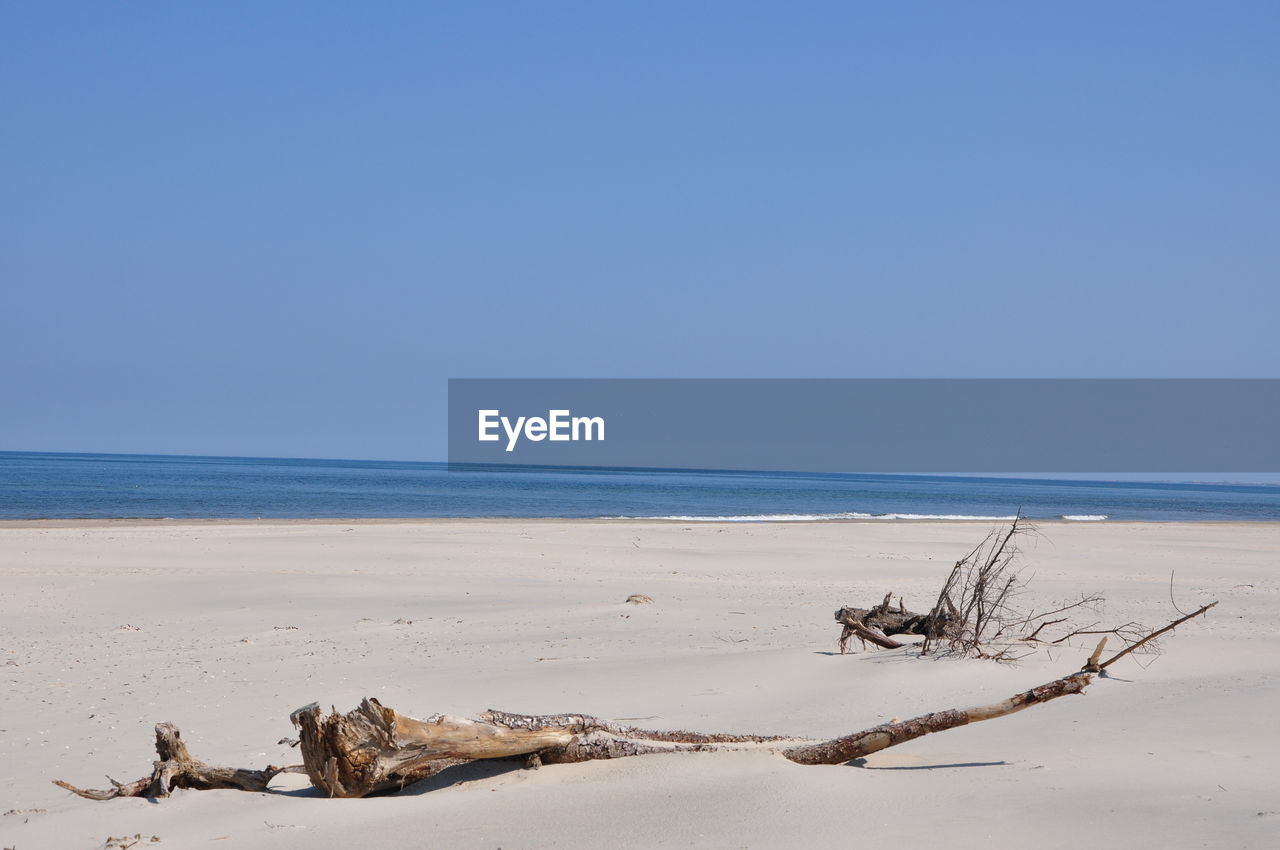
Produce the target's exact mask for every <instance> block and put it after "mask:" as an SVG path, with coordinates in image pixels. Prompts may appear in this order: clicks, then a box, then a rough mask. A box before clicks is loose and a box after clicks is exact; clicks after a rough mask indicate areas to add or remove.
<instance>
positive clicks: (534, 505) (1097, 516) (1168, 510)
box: [0, 452, 1280, 522]
mask: <svg viewBox="0 0 1280 850" xmlns="http://www.w3.org/2000/svg"><path fill="white" fill-rule="evenodd" d="M1018 514H1021V515H1023V516H1026V517H1029V518H1031V519H1065V520H1071V521H1078V522H1107V521H1117V520H1148V521H1188V520H1191V521H1195V520H1245V521H1277V520H1280V486H1277V485H1275V484H1266V483H1261V484H1259V483H1177V482H1160V481H1151V482H1142V481H1082V480H1054V479H1046V478H1004V477H977V476H965V477H958V476H941V475H857V474H814V473H795V472H727V471H699V470H639V469H565V468H560V469H549V468H544V469H534V470H527V469H526V470H514V469H510V468H486V469H481V468H474V467H473V468H461V469H460V468H457V467H455V468H453V469H450V468H449V466H448V465H447V464H443V463H419V462H396V461H369V460H306V459H292V458H244V457H179V456H171V455H164V456H162V455H118V454H41V453H30V452H0V519H46V518H61V519H71V518H134V517H136V518H173V519H189V518H343V519H346V518H369V517H574V518H585V517H601V518H604V517H636V518H658V519H678V520H683V521H688V522H697V521H733V522H753V521H754V522H765V521H775V522H776V521H792V522H805V521H816V520H842V519H847V520H858V519H884V520H910V519H938V520H973V519H982V520H999V519H1005V518H1009V517H1013V516H1015V515H1018Z"/></svg>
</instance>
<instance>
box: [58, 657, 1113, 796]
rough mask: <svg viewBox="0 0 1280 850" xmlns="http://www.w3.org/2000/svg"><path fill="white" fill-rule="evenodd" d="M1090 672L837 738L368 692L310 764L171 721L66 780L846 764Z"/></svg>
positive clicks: (316, 721) (347, 785)
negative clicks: (747, 755) (739, 758)
mask: <svg viewBox="0 0 1280 850" xmlns="http://www.w3.org/2000/svg"><path fill="white" fill-rule="evenodd" d="M1091 678H1092V677H1091V676H1090V675H1089V674H1087V673H1073V674H1072V675H1070V676H1065V677H1063V678H1061V679H1056V680H1054V681H1052V682H1049V683H1047V684H1044V685H1041V686H1039V687H1037V688H1032V689H1031V690H1029V691H1026V692H1024V693H1021V694H1018V695H1016V696H1013V697H1010V698H1009V699H1006V700H1002V701H1000V702H996V703H992V704H990V705H983V706H978V707H976V708H968V709H949V710H946V711H938V712H933V713H931V714H925V715H922V716H920V717H916V718H913V719H911V720H905V721H899V722H894V723H884V724H881V725H879V726H875V727H873V728H871V729H866V730H864V731H861V732H856V733H854V734H852V735H846V736H843V737H840V738H835V739H832V740H829V741H805V740H801V739H796V738H789V737H775V736H763V735H726V734H702V733H697V732H683V731H653V730H645V729H636V728H633V727H631V726H625V725H621V724H617V723H613V722H610V721H607V720H601V719H600V718H597V717H592V716H590V715H586V714H554V715H528V714H511V713H508V712H503V711H487V712H485V713H483V714H481V715H480V716H479V717H477V718H476V719H474V720H467V719H462V718H456V717H449V716H444V715H437V716H435V717H431V718H428V719H426V720H417V719H414V718H412V717H408V716H406V715H403V714H400V713H399V712H397V711H395V710H394V709H392V708H388V707H387V706H384V705H382V704H381V703H379V702H378V701H377V700H376V699H372V698H368V699H365V700H364V701H362V702H361V703H360V705H359V706H358V707H357V708H356V709H354V710H353V711H350V712H347V713H346V714H338V713H336V712H335V713H331V714H328V715H325V714H323V713H322V711H321V709H320V707H319V706H318V705H315V704H312V705H308V706H306V707H304V708H300V709H298V710H297V711H295V712H294V713H293V715H292V720H293V722H294V724H295V725H296V726H297V728H298V731H299V739H300V743H299V746H300V748H301V751H302V757H303V762H304V764H303V765H301V766H295V767H284V768H281V767H268V768H267V769H265V770H239V769H232V768H219V767H210V766H208V765H206V764H204V763H203V762H199V761H196V760H195V759H193V758H191V756H190V754H189V753H188V752H187V749H186V745H185V744H183V743H182V741H181V738H180V736H179V733H178V730H177V728H176V727H174V726H173V725H172V724H168V723H162V724H160V725H159V726H157V727H156V751H157V753H158V754H159V755H160V760H159V761H157V762H156V763H155V766H154V768H153V770H152V773H151V775H150V776H148V777H144V778H142V779H139V780H137V781H136V782H133V783H130V784H128V785H122V784H120V783H116V782H114V781H113V782H112V784H113V786H114V787H113V788H111V789H108V790H106V791H92V790H85V789H81V788H77V787H75V786H72V785H69V784H67V783H65V782H61V781H59V782H57V783H56V784H58V785H59V786H61V787H63V788H66V789H67V790H69V791H72V792H74V793H76V794H79V795H80V796H81V797H86V798H88V799H91V800H110V799H112V798H114V797H140V796H148V797H164V796H168V794H169V792H170V791H171V790H172V789H174V788H196V789H205V788H233V789H238V790H242V791H259V792H261V791H268V790H270V789H269V788H268V783H270V781H271V780H272V779H273V778H275V777H276V776H277V775H279V774H281V773H286V772H289V773H300V772H305V773H306V774H307V776H308V778H309V779H310V780H311V784H312V785H314V786H315V787H316V788H319V789H320V790H322V791H324V792H325V793H326V794H328V795H329V796H330V797H364V796H367V795H369V794H374V793H377V792H380V791H389V790H397V789H400V788H403V787H404V786H406V785H409V784H410V783H413V782H417V781H418V780H421V779H425V778H426V777H428V776H432V775H434V774H436V773H439V772H440V771H442V770H444V769H446V768H449V767H452V766H454V765H458V764H463V763H466V762H470V761H474V760H478V759H510V758H519V759H522V760H524V761H525V762H526V764H528V765H529V766H530V767H537V766H538V765H540V764H570V763H574V762H584V761H594V760H597V759H614V758H625V757H628V756H639V755H647V754H650V753H671V752H699V751H708V750H747V749H752V750H765V751H768V752H776V753H778V754H780V755H782V756H783V757H785V758H787V759H789V760H791V761H793V762H796V763H798V764H841V763H844V762H847V761H850V760H852V759H856V758H860V757H862V756H866V755H869V754H871V753H875V752H878V751H880V750H883V749H886V748H887V747H892V746H895V745H897V744H901V743H903V742H905V741H910V740H914V739H915V738H919V737H921V736H923V735H928V734H930V733H931V732H942V731H945V730H947V729H954V728H955V727H957V726H964V725H967V724H969V723H976V722H979V721H982V720H990V719H992V718H996V717H1003V716H1005V715H1007V714H1013V713H1014V712H1017V711H1021V710H1022V709H1024V708H1029V707H1030V706H1033V705H1038V704H1040V703H1044V702H1048V701H1049V700H1052V699H1057V698H1058V697H1060V696H1066V695H1067V694H1078V693H1081V692H1083V691H1084V689H1085V687H1086V686H1087V685H1088V684H1089V682H1090V680H1091Z"/></svg>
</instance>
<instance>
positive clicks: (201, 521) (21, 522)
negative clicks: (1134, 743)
mask: <svg viewBox="0 0 1280 850" xmlns="http://www.w3.org/2000/svg"><path fill="white" fill-rule="evenodd" d="M1023 520H1024V522H1026V523H1028V524H1030V525H1036V526H1041V525H1051V526H1080V525H1084V526H1107V527H1114V526H1123V525H1142V526H1149V525H1180V526H1188V527H1202V526H1203V527H1224V526H1239V527H1243V528H1255V527H1268V526H1280V519H1106V520H1075V519H1062V518H1061V517H1054V518H1052V519H1035V518H1034V517H1023ZM1008 521H1009V520H1008V519H1006V518H1003V517H990V518H986V519H944V518H942V517H936V518H929V517H913V518H911V519H886V518H881V517H859V518H851V519H846V518H839V519H827V518H824V519H801V520H796V519H790V520H780V519H759V520H755V519H753V520H726V519H715V518H707V519H689V518H685V519H671V518H669V517H506V516H468V517H447V516H438V517H75V518H40V519H0V529H6V528H13V529H25V528H31V529H38V528H178V527H181V526H186V525H192V526H232V525H252V526H271V525H282V526H292V525H315V526H326V525H441V524H445V523H492V524H517V523H532V524H547V523H589V524H592V525H609V524H614V525H625V524H630V523H640V524H645V525H695V526H707V527H715V526H748V527H750V526H761V525H768V526H780V525H781V526H810V525H819V526H820V525H890V526H898V525H947V526H951V525H955V526H966V525H990V524H993V523H997V524H998V523H1005V522H1008Z"/></svg>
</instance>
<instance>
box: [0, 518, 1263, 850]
mask: <svg viewBox="0 0 1280 850" xmlns="http://www.w3.org/2000/svg"><path fill="white" fill-rule="evenodd" d="M991 527H992V524H990V523H970V522H845V523H741V524H732V523H680V522H642V521H567V520H564V521H561V520H557V521H523V520H519V521H517V520H510V521H502V520H466V521H444V520H441V521H405V522H368V521H366V522H356V523H352V522H341V521H332V522H308V523H289V522H257V523H240V522H231V521H227V522H204V523H180V522H163V523H136V522H97V523H87V522H59V523H34V522H32V523H6V524H3V525H0V673H2V674H3V682H4V687H3V689H2V691H0V809H2V810H3V812H4V814H3V816H2V817H0V846H2V847H4V848H17V850H33V848H37V849H38V848H86V850H87V849H88V848H100V847H103V846H104V844H105V842H106V841H107V840H108V838H109V837H112V836H116V837H118V836H124V835H130V836H131V835H134V834H141V835H142V836H144V838H146V839H148V840H149V839H150V837H151V836H158V838H159V839H160V841H159V842H158V843H154V844H152V843H145V846H156V847H160V848H166V847H172V848H190V847H205V846H209V847H220V846H221V847H237V848H239V847H243V848H317V847H335V848H336V847H356V846H366V847H379V848H411V847H424V846H432V847H480V848H498V847H502V848H514V847H543V846H556V847H599V846H615V847H653V846H670V847H687V846H709V847H777V846H795V847H800V846H818V845H841V846H848V845H852V844H859V845H862V844H865V845H869V846H883V845H885V844H887V843H901V842H907V843H911V844H915V843H918V842H922V841H929V842H941V843H944V844H945V845H947V846H953V847H971V846H979V845H982V846H987V845H991V844H998V845H1006V844H1008V845H1031V846H1039V847H1067V846H1093V847H1109V846H1125V847H1130V848H1134V847H1137V848H1143V847H1153V848H1154V847H1170V846H1173V847H1270V846H1275V841H1276V837H1277V835H1280V782H1278V781H1277V779H1276V774H1275V765H1276V764H1277V763H1278V762H1280V731H1277V728H1276V725H1275V722H1274V714H1275V709H1276V706H1277V705H1280V572H1278V571H1277V567H1280V525H1276V524H1271V523H1253V524H1251V523H1204V524H1194V523H1181V524H1162V523H1113V522H1103V523H1044V524H1042V525H1041V526H1040V527H1039V528H1040V532H1041V534H1040V536H1039V537H1038V538H1035V539H1031V540H1028V542H1027V544H1026V554H1025V558H1024V561H1025V564H1026V567H1027V570H1028V574H1031V573H1034V578H1033V579H1032V582H1031V594H1030V596H1029V598H1028V602H1033V603H1038V604H1040V605H1041V606H1043V605H1045V604H1046V603H1051V602H1053V601H1054V600H1058V599H1062V598H1064V597H1070V596H1072V595H1076V594H1079V593H1082V592H1091V591H1099V592H1102V593H1104V594H1105V595H1106V597H1107V607H1106V610H1105V612H1104V613H1103V614H1102V615H1100V616H1099V617H1098V619H1100V620H1102V621H1105V622H1106V623H1107V624H1118V623H1122V622H1125V621H1130V620H1136V621H1140V622H1142V623H1146V624H1149V625H1163V624H1164V623H1166V622H1168V621H1169V620H1171V619H1173V618H1175V617H1176V616H1177V612H1176V611H1175V610H1174V608H1173V606H1172V605H1171V603H1170V573H1171V572H1174V573H1175V576H1176V577H1175V587H1174V592H1175V594H1176V598H1177V602H1178V604H1179V605H1180V606H1181V607H1182V608H1183V609H1184V610H1191V608H1194V607H1198V606H1199V605H1201V604H1203V603H1204V602H1207V601H1210V600H1214V599H1216V600H1220V605H1219V606H1218V607H1217V608H1216V609H1214V610H1213V611H1211V612H1210V613H1209V615H1208V617H1207V618H1205V619H1203V620H1197V621H1193V622H1191V623H1188V624H1187V625H1185V626H1183V627H1181V628H1180V629H1179V630H1178V631H1177V632H1176V633H1175V634H1174V635H1172V636H1171V637H1169V638H1168V639H1167V640H1165V641H1164V653H1163V654H1162V655H1159V656H1135V657H1134V660H1128V659H1126V660H1124V661H1122V662H1120V663H1119V664H1117V665H1116V666H1115V667H1114V668H1112V671H1111V672H1112V673H1113V676H1112V677H1110V678H1108V679H1101V680H1098V681H1095V683H1094V684H1093V685H1092V686H1090V688H1089V690H1088V693H1087V695H1085V696H1083V697H1075V696H1073V697H1066V698H1063V699H1060V700H1057V701H1055V702H1053V703H1050V704H1048V705H1045V706H1040V707H1036V708H1033V709H1031V710H1028V711H1025V712H1022V713H1020V714H1017V715H1015V716H1012V717H1007V718H1001V719H997V720H993V721H991V722H988V723H982V724H978V725H974V726H970V727H966V728H961V729H956V730H952V731H948V732H945V733H942V734H938V735H932V736H927V737H925V738H922V739H919V740H916V741H912V742H910V743H907V744H904V745H902V746H899V747H895V748H893V749H890V750H887V751H885V752H883V753H879V754H876V755H873V756H871V757H869V758H868V759H867V760H866V762H865V764H863V765H861V766H851V765H846V766H833V767H804V766H799V765H796V764H793V763H791V762H788V761H786V760H785V759H783V758H781V757H780V756H777V755H772V754H768V753H697V754H675V755H659V756H646V757H642V758H630V759H623V760H616V761H602V762H593V763H588V764H579V765H561V766H548V767H545V768H543V769H541V770H537V771H532V770H525V769H522V768H520V767H519V766H518V765H517V764H514V763H510V762H502V763H486V764H483V765H475V766H464V767H462V768H458V769H455V770H450V771H446V772H444V773H442V774H440V775H439V776H437V777H434V778H432V779H430V780H427V781H424V782H422V783H419V784H418V785H415V786H412V787H410V788H408V789H406V790H405V791H404V792H402V793H399V794H395V795H390V796H383V797H377V798H370V799H363V800H328V799H324V798H322V797H320V796H319V794H318V792H315V791H313V790H312V789H311V788H310V787H309V785H308V784H307V782H306V780H305V777H302V776H294V775H286V776H282V777H280V778H279V779H277V780H276V782H275V783H274V785H273V787H275V788H278V789H279V790H280V792H281V793H275V794H249V793H243V792H237V791H181V792H178V793H177V794H176V795H175V796H174V797H172V798H170V799H167V800H162V801H159V802H148V801H146V800H140V799H122V800H114V801H109V802H91V801H88V800H83V799H80V798H77V797H75V796H73V795H71V794H70V793H68V792H66V791H63V790H61V789H60V788H57V787H55V786H54V785H52V784H51V782H52V780H54V779H63V780H67V781H69V782H72V783H74V784H77V785H82V786H89V787H102V786H104V785H105V784H106V780H105V779H104V778H103V777H104V774H110V775H111V776H112V777H113V778H115V779H117V780H121V781H127V780H132V779H135V778H137V777H139V776H142V775H144V774H146V773H147V772H148V771H149V769H150V764H151V760H152V756H153V751H152V727H153V725H154V724H155V723H156V722H158V721H172V722H174V723H176V724H177V725H178V726H179V727H180V728H181V729H182V731H183V735H184V737H185V739H186V740H187V743H188V745H189V746H190V747H191V749H192V751H193V753H194V754H195V755H196V756H197V757H199V758H202V759H204V760H206V761H209V762H211V763H215V764H225V765H231V766H242V767H255V768H256V767H264V766H266V765H267V764H269V763H272V764H284V763H292V762H296V761H298V760H299V759H298V757H297V753H296V751H294V750H292V749H290V748H289V747H288V746H287V745H282V744H277V743H276V742H277V741H279V740H281V739H282V738H284V737H287V736H292V735H293V734H294V730H293V728H292V726H291V725H290V723H289V720H288V717H289V713H290V712H291V711H292V710H294V709H296V708H298V707H300V706H302V705H304V704H306V703H309V702H312V701H318V702H320V703H321V704H322V705H325V706H330V705H332V706H335V707H336V708H338V709H339V710H347V709H350V708H352V707H354V706H355V705H356V704H357V703H358V701H359V700H360V699H361V698H362V697H365V696H376V697H377V698H378V699H379V700H381V701H382V702H383V703H385V704H386V705H389V706H392V707H394V708H396V709H397V710H399V711H401V712H403V713H406V714H410V715H413V716H417V717H426V716H429V715H431V714H434V713H437V712H444V713H450V714H458V715H463V716H469V715H473V714H475V713H477V712H479V711H482V710H484V709H486V708H499V709H505V710H510V711H521V712H533V713H542V712H563V711H580V712H586V713H591V714H595V715H599V716H603V717H610V718H615V719H629V720H630V721H631V722H633V723H635V724H636V725H642V726H648V727H655V728H686V729H696V730H707V731H724V732H758V733H773V734H788V735H796V736H804V737H830V736H834V735H838V734H841V733H847V732H852V731H855V730H858V729H862V728H865V727H869V726H872V725H875V724H877V723H880V722H884V721H886V720H889V719H891V718H906V717H910V716H913V715H915V714H919V713H923V712H926V711H932V710H937V709H943V708H952V707H963V706H967V705H971V704H979V703H984V702H990V701H992V700H996V699H1001V698H1004V697H1007V696H1010V695H1012V694H1014V693H1017V692H1018V691H1020V690H1025V689H1026V688H1028V687H1030V686H1034V685H1037V684H1040V683H1042V682H1045V681H1049V680H1051V679H1054V678H1057V677H1058V676H1061V675H1064V674H1066V673H1069V672H1072V671H1074V670H1076V669H1078V668H1079V667H1080V665H1081V663H1082V662H1083V660H1084V658H1085V657H1086V656H1087V655H1088V653H1089V650H1090V649H1091V648H1092V641H1087V640H1080V641H1078V642H1076V643H1075V645H1072V646H1058V647H1055V648H1052V649H1049V650H1045V649H1041V650H1039V651H1036V652H1035V653H1034V654H1033V655H1032V656H1030V657H1027V658H1024V659H1022V660H1021V661H1019V662H1018V663H1016V664H998V663H993V662H988V661H979V660H956V659H927V660H922V659H918V658H914V657H912V654H911V653H910V651H909V650H884V651H858V652H855V653H854V654H851V655H848V656H843V657H842V656H840V655H838V654H835V653H834V650H835V639H836V637H837V635H838V632H839V628H838V627H837V626H836V624H835V623H834V622H833V621H832V611H833V610H834V609H836V608H837V607H839V606H841V605H843V604H858V605H863V606H865V605H869V604H871V603H874V602H877V601H879V599H880V598H881V597H883V595H884V594H885V593H886V592H888V591H893V592H894V593H895V595H897V594H901V595H902V596H904V597H905V599H906V602H907V604H908V606H909V607H913V608H916V609H917V610H920V609H927V607H928V606H929V604H930V603H931V601H932V598H933V597H934V596H935V595H936V593H937V589H938V587H939V585H940V583H941V582H942V580H943V578H944V577H945V574H946V572H947V570H948V569H949V567H950V565H951V563H952V562H953V561H954V560H955V559H956V558H958V557H959V556H960V555H962V554H964V552H966V551H967V550H968V549H970V548H972V546H973V545H974V544H975V543H977V542H978V540H980V539H981V538H982V536H983V535H984V534H985V533H986V532H987V531H988V530H989V529H990V528H991ZM637 593H639V594H647V595H649V596H651V597H653V599H654V603H653V604H652V605H640V606H636V605H627V604H624V601H623V600H625V599H626V598H627V596H628V595H630V594H637ZM1086 644H1087V645H1086ZM140 846H143V845H140Z"/></svg>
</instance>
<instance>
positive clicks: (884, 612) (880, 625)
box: [835, 593, 956, 655]
mask: <svg viewBox="0 0 1280 850" xmlns="http://www.w3.org/2000/svg"><path fill="white" fill-rule="evenodd" d="M835 619H836V622H837V623H839V624H840V625H842V626H844V629H843V630H842V631H841V632H840V654H841V655H844V654H845V653H846V652H847V651H848V648H849V639H850V638H854V637H856V638H858V639H859V640H860V641H862V642H863V645H864V646H865V645H866V644H868V643H873V644H875V645H876V646H879V647H883V648H885V649H898V648H899V647H901V646H902V645H903V644H901V643H900V642H898V641H896V640H893V638H892V636H893V635H924V636H926V637H927V636H929V635H941V634H944V633H946V632H947V631H948V630H950V629H951V628H952V626H953V625H954V623H955V622H956V619H955V613H954V609H952V610H945V609H943V610H938V609H935V610H934V611H931V612H930V613H928V614H916V613H913V612H911V611H908V610H907V608H906V605H905V604H904V603H903V601H902V598H901V597H899V598H898V605H897V607H894V605H893V594H892V593H886V594H885V595H884V601H883V602H881V603H880V604H879V605H876V606H875V607H872V608H848V607H846V608H841V609H840V610H839V611H836V615H835Z"/></svg>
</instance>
